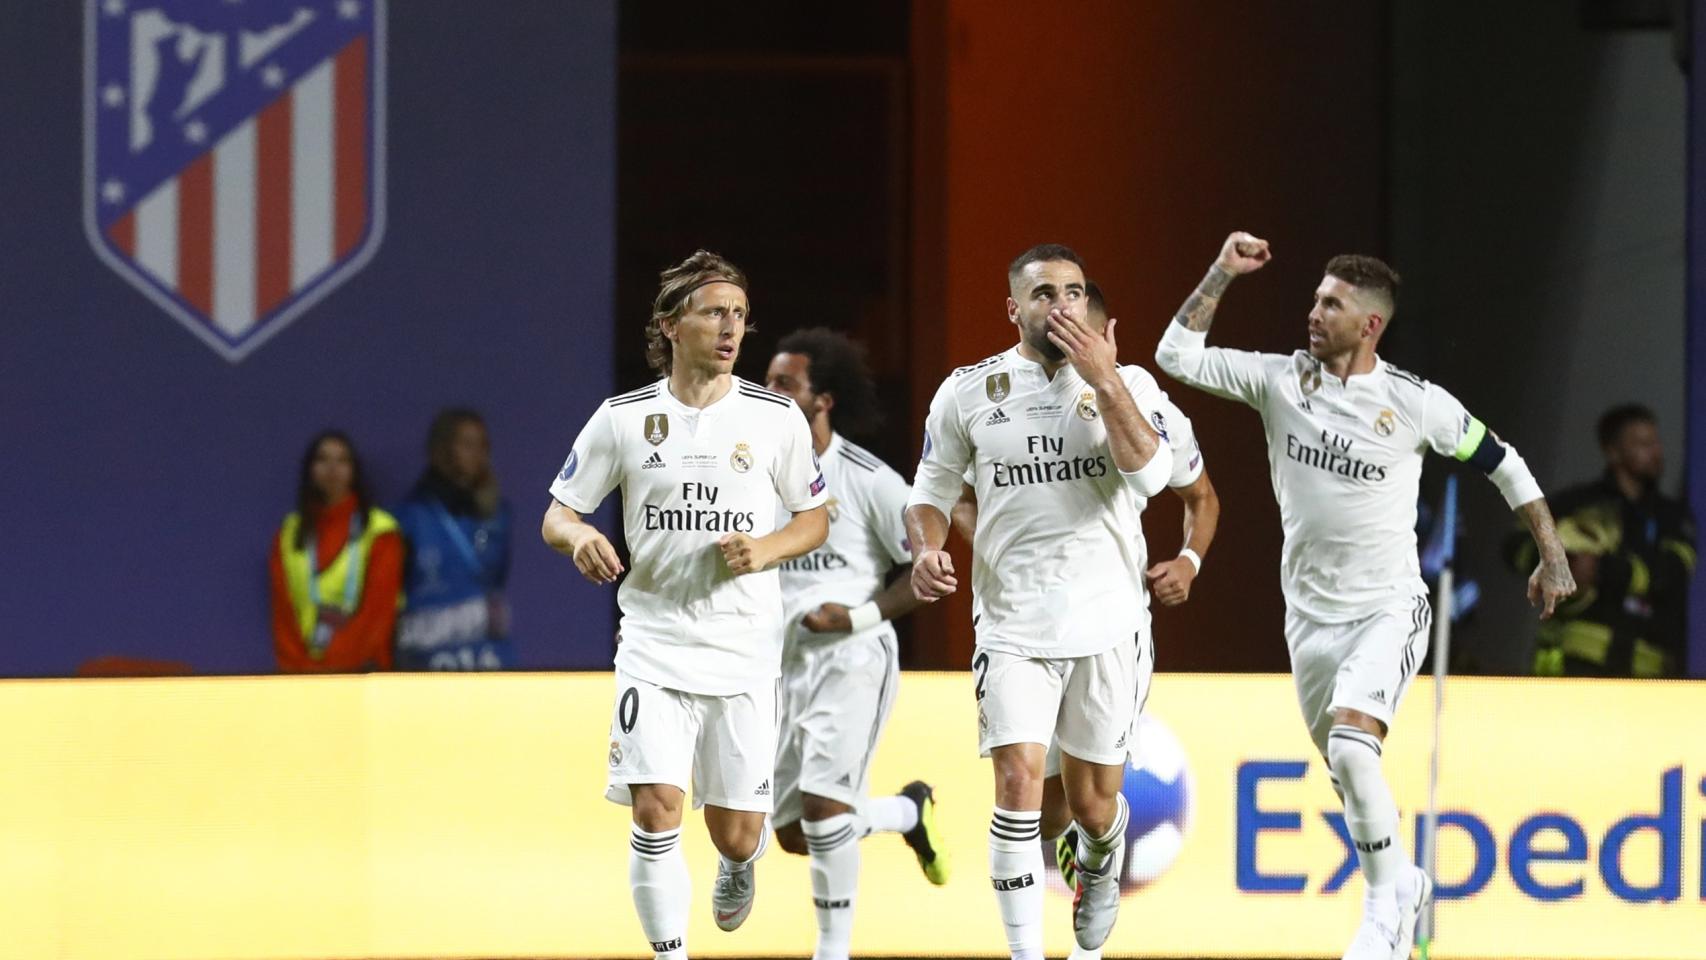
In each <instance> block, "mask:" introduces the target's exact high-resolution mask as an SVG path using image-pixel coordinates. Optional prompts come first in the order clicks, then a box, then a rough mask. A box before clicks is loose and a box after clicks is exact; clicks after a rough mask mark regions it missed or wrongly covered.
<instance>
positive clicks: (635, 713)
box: [616, 687, 640, 733]
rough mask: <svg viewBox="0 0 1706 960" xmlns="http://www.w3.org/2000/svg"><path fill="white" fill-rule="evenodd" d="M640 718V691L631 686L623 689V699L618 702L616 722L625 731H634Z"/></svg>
mask: <svg viewBox="0 0 1706 960" xmlns="http://www.w3.org/2000/svg"><path fill="white" fill-rule="evenodd" d="M638 719H640V691H639V689H638V688H636V687H629V688H628V689H626V690H624V691H622V699H621V700H619V701H617V703H616V724H617V726H620V727H621V728H622V732H623V733H633V732H634V722H635V721H636V720H638Z"/></svg>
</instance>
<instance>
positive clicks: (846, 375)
mask: <svg viewBox="0 0 1706 960" xmlns="http://www.w3.org/2000/svg"><path fill="white" fill-rule="evenodd" d="M776 352H777V353H797V354H800V355H801V356H804V357H805V358H807V359H808V360H810V361H811V368H810V370H809V371H808V372H807V374H806V375H807V376H808V377H809V378H810V379H811V385H812V392H813V393H827V394H829V395H831V396H833V397H834V398H835V409H834V411H833V412H831V413H830V418H831V419H832V420H834V421H835V427H836V429H837V430H840V431H841V432H843V433H849V434H854V435H862V434H868V433H869V432H871V431H872V430H875V429H876V428H877V427H878V425H880V424H881V423H882V412H881V409H880V408H879V406H878V404H877V385H876V383H875V382H874V381H872V379H871V371H870V369H869V367H867V366H866V363H865V348H864V347H863V346H861V345H860V344H858V343H856V342H855V341H854V340H853V339H852V338H850V337H848V336H847V335H846V334H844V333H840V332H838V331H835V330H831V329H829V328H828V327H809V328H807V329H805V330H795V331H794V332H793V333H790V334H788V335H787V336H785V337H783V338H782V341H781V342H780V343H778V344H776Z"/></svg>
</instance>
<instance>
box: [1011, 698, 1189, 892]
mask: <svg viewBox="0 0 1706 960" xmlns="http://www.w3.org/2000/svg"><path fill="white" fill-rule="evenodd" d="M1137 754H1138V762H1137V763H1136V764H1133V763H1131V762H1130V761H1127V763H1126V768H1125V782H1124V783H1122V784H1121V785H1120V792H1121V793H1123V794H1125V800H1126V805H1127V806H1128V807H1129V808H1130V809H1131V819H1130V820H1129V821H1128V822H1127V823H1126V828H1125V843H1126V849H1125V866H1124V868H1123V869H1122V870H1121V873H1120V889H1121V890H1122V891H1124V892H1126V893H1132V892H1134V891H1137V890H1141V889H1142V888H1143V887H1145V886H1147V885H1148V884H1150V883H1152V882H1154V881H1155V880H1156V879H1158V878H1159V877H1160V876H1161V875H1162V874H1164V873H1166V872H1167V869H1168V868H1169V867H1171V866H1172V865H1173V861H1175V860H1177V859H1178V857H1179V850H1180V849H1181V848H1183V847H1184V845H1185V834H1186V833H1187V832H1189V830H1190V825H1191V802H1192V797H1193V794H1194V791H1193V790H1192V787H1191V770H1190V765H1189V763H1188V760H1187V758H1186V756H1185V748H1184V747H1183V746H1182V745H1180V743H1179V738H1178V737H1176V736H1174V735H1173V731H1171V730H1169V729H1167V725H1166V724H1164V723H1162V722H1161V721H1160V720H1158V719H1156V718H1155V717H1153V716H1150V715H1148V714H1145V715H1143V716H1142V717H1140V718H1139V719H1138V722H1137ZM1043 861H1044V863H1046V864H1047V865H1048V870H1047V873H1048V877H1049V886H1050V887H1051V888H1053V889H1054V890H1055V891H1056V892H1058V893H1065V894H1067V895H1068V896H1070V895H1071V893H1072V891H1071V890H1070V889H1068V888H1067V886H1066V884H1065V882H1064V881H1063V880H1062V879H1061V876H1060V871H1059V869H1058V867H1057V866H1056V864H1055V851H1054V845H1053V844H1052V843H1050V844H1045V849H1044V851H1043Z"/></svg>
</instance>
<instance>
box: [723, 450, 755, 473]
mask: <svg viewBox="0 0 1706 960" xmlns="http://www.w3.org/2000/svg"><path fill="white" fill-rule="evenodd" d="M729 466H731V467H734V468H735V472H736V473H745V472H747V471H748V470H751V469H752V448H751V447H749V446H747V445H746V444H744V443H737V444H735V452H734V453H731V454H729Z"/></svg>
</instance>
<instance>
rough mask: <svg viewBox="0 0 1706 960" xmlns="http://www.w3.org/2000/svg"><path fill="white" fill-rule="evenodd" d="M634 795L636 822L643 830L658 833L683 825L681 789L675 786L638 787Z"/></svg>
mask: <svg viewBox="0 0 1706 960" xmlns="http://www.w3.org/2000/svg"><path fill="white" fill-rule="evenodd" d="M633 795H634V822H635V823H637V824H639V826H640V829H641V830H645V831H648V832H652V833H656V832H658V831H661V830H674V829H675V828H676V827H679V826H681V801H682V794H681V791H680V790H677V789H675V788H673V787H672V788H669V789H667V790H663V789H646V788H644V787H636V788H634V791H633Z"/></svg>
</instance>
